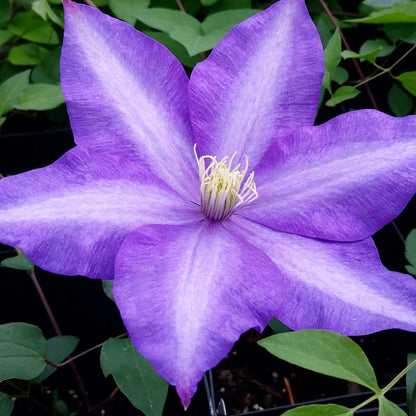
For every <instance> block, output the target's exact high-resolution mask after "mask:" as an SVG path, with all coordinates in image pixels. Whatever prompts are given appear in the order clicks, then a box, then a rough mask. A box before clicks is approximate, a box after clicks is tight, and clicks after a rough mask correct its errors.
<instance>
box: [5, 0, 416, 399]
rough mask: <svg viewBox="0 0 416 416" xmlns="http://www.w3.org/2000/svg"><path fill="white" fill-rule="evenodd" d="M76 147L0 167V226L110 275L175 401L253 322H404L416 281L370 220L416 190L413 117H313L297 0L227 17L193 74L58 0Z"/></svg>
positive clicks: (122, 28)
mask: <svg viewBox="0 0 416 416" xmlns="http://www.w3.org/2000/svg"><path fill="white" fill-rule="evenodd" d="M64 7H65V20H66V21H65V36H64V45H63V50H62V59H61V81H62V88H63V92H64V96H65V100H66V104H67V107H68V113H69V117H70V120H71V126H72V130H73V133H74V137H75V141H76V144H77V146H76V147H75V148H74V149H72V150H70V151H69V152H67V153H66V154H65V155H63V156H62V157H61V158H60V159H59V160H58V161H56V162H55V163H54V164H52V165H51V166H48V167H45V168H42V169H38V170H34V171H31V172H27V173H23V174H20V175H17V176H14V177H7V178H4V179H1V180H0V195H1V202H0V240H1V241H2V242H3V243H5V244H9V245H14V246H18V247H20V248H22V249H23V250H24V251H25V253H26V254H27V255H28V256H29V258H30V259H31V260H32V261H33V262H34V263H35V264H37V265H38V266H40V267H42V268H44V269H46V270H49V271H52V272H55V273H60V274H66V275H77V274H81V275H85V276H88V277H90V278H99V279H114V288H113V293H114V297H115V300H116V303H117V305H118V308H119V310H120V313H121V316H122V318H123V320H124V322H125V325H126V327H127V329H128V332H129V334H130V337H131V339H132V341H133V343H134V345H135V346H136V347H137V349H138V350H139V351H140V352H141V353H142V354H143V355H144V356H145V357H147V358H148V359H149V360H150V361H151V363H152V364H153V366H154V368H155V369H156V371H158V372H159V373H160V374H161V375H162V376H163V377H164V378H165V379H166V380H167V381H168V382H169V383H171V384H173V385H175V386H176V388H177V391H178V394H179V396H180V397H181V399H182V402H183V404H184V405H185V406H187V405H188V404H189V402H190V400H191V398H192V395H193V394H194V392H195V390H196V386H197V383H198V381H199V380H200V378H201V377H202V375H203V373H204V372H205V371H206V370H207V369H209V368H211V367H213V366H215V365H216V364H217V363H218V362H219V361H220V360H221V359H222V358H223V357H224V356H225V355H226V354H227V353H228V351H229V350H230V349H231V347H232V345H233V343H234V342H235V341H236V340H237V339H238V337H239V336H240V334H241V333H243V332H244V331H246V330H248V329H249V328H253V327H254V328H257V329H258V330H262V329H263V328H264V327H265V325H266V324H267V323H268V321H269V319H270V318H271V317H273V316H276V317H277V318H279V319H280V320H281V321H283V322H284V323H285V324H286V325H288V326H289V327H291V328H293V329H301V328H323V329H328V330H334V331H338V332H340V333H343V334H347V335H355V334H366V333H370V332H374V331H379V330H383V329H386V328H401V329H404V330H410V331H414V330H416V281H415V280H414V279H413V278H412V277H410V276H408V275H403V274H399V273H395V272H391V271H388V270H387V269H386V268H384V267H383V265H382V264H381V263H380V260H379V257H378V253H377V249H376V247H375V246H374V243H373V241H372V239H371V235H372V234H373V233H374V232H376V231H377V230H379V229H380V228H381V227H383V226H384V225H385V224H387V223H388V222H390V221H391V220H392V219H394V218H395V217H396V216H397V215H398V214H399V213H400V212H401V211H402V210H403V208H404V207H405V206H406V204H407V202H408V201H409V200H410V198H411V197H412V196H413V194H414V193H415V191H416V117H415V116H409V117H405V118H393V117H390V116H388V115H386V114H383V113H380V112H378V111H372V110H362V111H354V112H349V113H346V114H344V115H341V116H339V117H336V118H334V119H333V120H331V121H329V122H327V123H325V124H322V125H319V126H313V123H314V117H315V113H316V109H317V102H318V96H319V90H320V85H321V78H322V74H323V71H324V64H323V53H322V46H321V44H320V40H319V36H318V33H317V31H316V29H315V27H314V25H313V23H312V21H311V19H310V17H309V15H308V11H307V9H306V7H305V4H304V1H303V0H280V1H278V2H277V3H275V4H274V5H273V6H271V7H270V8H268V9H267V10H266V11H264V12H261V13H258V14H257V15H255V16H253V17H252V18H250V19H248V20H246V21H244V22H243V23H241V24H239V25H238V26H236V27H235V28H234V29H233V30H231V32H230V33H229V34H228V35H227V36H226V37H225V38H224V39H223V40H222V41H221V42H220V43H219V44H218V46H217V47H216V48H215V49H214V50H213V51H212V53H211V54H210V55H209V57H208V58H207V59H206V60H205V61H204V62H201V63H199V64H198V65H197V66H196V68H195V69H194V71H193V72H192V75H191V77H190V79H188V77H187V75H186V73H185V71H184V69H183V68H182V66H181V65H180V63H179V62H178V61H177V60H176V58H175V57H174V56H173V55H172V54H171V53H170V52H169V51H168V50H167V49H166V48H165V47H163V46H162V45H160V44H159V43H157V42H155V41H154V40H152V39H150V38H148V37H147V36H145V35H144V34H142V33H140V32H138V31H136V30H135V29H134V28H132V27H131V26H129V25H128V24H126V23H124V22H120V21H118V20H116V19H113V18H110V17H108V16H106V15H104V14H102V13H101V12H99V11H97V10H95V9H92V8H90V7H88V6H84V5H80V4H76V3H72V2H71V1H70V0H64Z"/></svg>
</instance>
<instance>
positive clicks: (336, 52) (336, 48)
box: [322, 30, 341, 93]
mask: <svg viewBox="0 0 416 416" xmlns="http://www.w3.org/2000/svg"><path fill="white" fill-rule="evenodd" d="M340 61H341V36H340V34H339V32H338V30H336V31H335V32H334V34H333V35H332V37H331V39H330V40H329V42H328V44H327V46H326V48H325V50H324V62H325V74H324V78H323V80H322V85H323V86H324V87H325V88H326V89H327V90H328V91H330V92H331V93H332V89H331V81H332V79H333V77H334V72H335V68H336V67H337V65H338V64H339V62H340Z"/></svg>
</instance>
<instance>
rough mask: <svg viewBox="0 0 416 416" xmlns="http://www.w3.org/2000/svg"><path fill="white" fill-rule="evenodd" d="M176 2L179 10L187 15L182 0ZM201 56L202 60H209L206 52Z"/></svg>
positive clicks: (201, 53)
mask: <svg viewBox="0 0 416 416" xmlns="http://www.w3.org/2000/svg"><path fill="white" fill-rule="evenodd" d="M175 1H176V5H177V6H178V9H179V10H180V11H181V12H182V13H186V10H185V7H184V6H183V3H182V1H181V0H175ZM199 56H200V57H201V59H202V60H205V59H206V58H207V54H206V53H205V52H200V53H199Z"/></svg>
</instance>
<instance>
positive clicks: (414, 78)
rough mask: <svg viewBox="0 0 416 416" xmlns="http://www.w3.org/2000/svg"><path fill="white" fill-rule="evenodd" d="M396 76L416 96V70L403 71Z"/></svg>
mask: <svg viewBox="0 0 416 416" xmlns="http://www.w3.org/2000/svg"><path fill="white" fill-rule="evenodd" d="M395 78H396V79H398V80H399V81H400V82H401V83H402V85H403V87H404V88H406V89H407V91H409V92H411V93H412V94H413V95H415V96H416V71H410V72H403V73H402V74H400V75H399V76H398V77H395Z"/></svg>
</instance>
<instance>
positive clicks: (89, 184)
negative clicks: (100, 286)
mask: <svg viewBox="0 0 416 416" xmlns="http://www.w3.org/2000/svg"><path fill="white" fill-rule="evenodd" d="M0 195H1V199H0V241H1V242H2V243H4V244H9V245H12V246H17V247H20V248H21V249H22V250H23V251H24V252H25V253H26V254H27V255H28V257H29V258H30V259H31V260H32V261H33V262H34V263H35V264H36V265H38V266H40V267H42V268H44V269H46V270H49V271H52V272H55V273H61V274H68V275H75V274H81V275H85V276H88V277H93V278H100V279H112V278H113V275H114V262H115V256H116V254H117V251H118V249H119V247H120V244H121V242H122V240H123V238H124V237H125V236H126V234H128V233H129V232H131V231H133V230H134V229H136V228H137V227H139V226H140V225H142V224H146V223H162V224H177V223H184V222H187V221H195V218H199V217H200V216H201V214H200V213H199V210H197V209H196V208H194V207H195V205H193V204H191V203H190V202H189V201H184V200H183V199H182V198H181V197H179V196H178V195H177V194H176V193H175V192H174V191H172V189H170V188H168V187H167V186H166V185H164V183H161V182H160V180H158V179H157V178H155V177H154V175H152V174H149V173H148V172H147V171H146V170H145V169H141V168H140V167H139V166H137V164H134V163H132V162H131V161H128V160H125V159H122V158H119V157H109V156H105V155H102V157H98V156H97V155H91V154H90V153H89V152H86V151H85V150H83V149H81V148H75V149H73V150H71V151H69V152H68V153H66V154H65V155H64V156H63V157H62V158H61V159H59V160H58V161H57V162H55V163H54V164H53V165H51V166H48V167H46V168H43V169H38V170H34V171H31V172H27V173H23V174H21V175H17V176H11V177H6V178H3V179H1V180H0Z"/></svg>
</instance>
